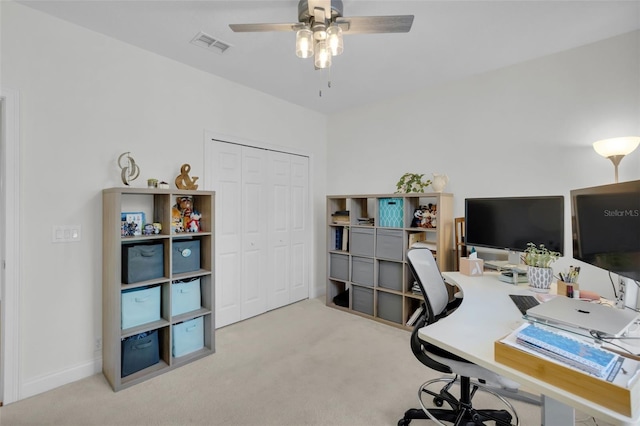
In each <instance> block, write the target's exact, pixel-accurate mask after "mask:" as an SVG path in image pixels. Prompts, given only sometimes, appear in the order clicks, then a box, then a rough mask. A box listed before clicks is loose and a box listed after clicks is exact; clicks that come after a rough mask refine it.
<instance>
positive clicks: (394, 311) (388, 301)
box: [378, 291, 402, 324]
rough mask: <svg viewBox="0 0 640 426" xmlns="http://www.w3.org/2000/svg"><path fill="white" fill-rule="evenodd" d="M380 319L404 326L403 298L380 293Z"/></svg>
mask: <svg viewBox="0 0 640 426" xmlns="http://www.w3.org/2000/svg"><path fill="white" fill-rule="evenodd" d="M378 318H382V319H385V320H387V321H392V322H395V323H398V324H402V296H400V295H397V294H392V293H385V292H383V291H379V292H378Z"/></svg>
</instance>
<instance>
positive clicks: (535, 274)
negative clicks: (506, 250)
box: [527, 266, 553, 293]
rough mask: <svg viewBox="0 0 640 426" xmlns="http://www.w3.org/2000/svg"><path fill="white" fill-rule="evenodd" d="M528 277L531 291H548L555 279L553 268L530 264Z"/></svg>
mask: <svg viewBox="0 0 640 426" xmlns="http://www.w3.org/2000/svg"><path fill="white" fill-rule="evenodd" d="M527 278H528V280H529V287H530V288H531V291H535V292H537V293H548V292H549V289H550V288H551V282H552V281H553V269H551V268H540V267H537V266H529V267H528V268H527Z"/></svg>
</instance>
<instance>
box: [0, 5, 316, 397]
mask: <svg viewBox="0 0 640 426" xmlns="http://www.w3.org/2000/svg"><path fill="white" fill-rule="evenodd" d="M1 7H2V15H1V19H2V20H1V29H2V39H1V40H2V45H1V48H2V50H1V52H2V69H1V78H2V80H1V83H2V86H3V87H8V88H12V89H15V90H17V91H19V93H20V101H21V102H20V119H21V120H20V124H21V139H20V145H21V155H22V164H21V165H20V169H21V176H20V184H21V188H22V192H21V206H19V210H20V215H21V217H22V222H21V223H22V225H21V227H20V230H19V231H20V239H21V247H22V250H21V257H22V267H21V276H22V282H21V283H20V285H21V288H20V292H21V300H20V306H21V316H20V319H19V320H20V342H21V345H20V358H21V364H22V370H21V378H22V380H23V382H22V389H21V392H20V398H24V397H27V396H30V395H33V394H36V393H39V392H41V391H44V390H48V389H50V388H52V387H55V386H57V385H60V384H64V383H66V382H68V381H70V380H75V379H78V378H81V377H84V376H87V375H90V374H92V373H93V372H97V371H100V369H101V366H100V353H99V352H97V353H96V352H94V341H95V339H96V338H97V337H100V335H101V321H102V314H101V303H102V302H101V273H102V272H101V269H102V263H101V262H102V260H101V258H102V249H101V244H102V241H101V239H102V238H101V226H102V225H101V220H102V217H101V216H102V210H101V209H102V198H101V197H102V195H101V190H102V189H103V188H107V187H112V186H121V185H122V183H121V182H120V178H119V175H120V170H119V168H118V166H117V163H116V160H117V158H118V156H119V155H120V154H121V153H122V152H125V151H130V152H131V153H132V156H133V157H134V158H135V160H136V162H137V163H138V164H139V166H140V169H141V175H140V178H138V180H136V181H135V182H134V183H133V186H143V187H144V186H146V179H147V178H150V177H155V178H159V179H163V180H166V181H167V182H169V183H171V184H173V181H174V179H175V176H177V175H178V174H179V172H180V166H181V165H182V164H183V163H189V164H190V165H191V176H200V177H201V178H200V179H201V181H204V177H203V173H204V164H203V159H202V154H203V137H204V132H205V131H206V130H209V131H214V132H217V133H221V134H226V135H231V136H236V137H238V138H243V139H246V140H254V141H259V142H263V143H268V144H272V145H278V146H282V147H290V148H292V149H294V150H296V152H305V153H308V154H309V155H310V156H311V164H312V181H311V190H312V193H313V194H314V195H315V199H314V201H313V203H314V207H315V209H316V210H317V211H320V212H322V215H324V194H325V193H326V191H325V187H324V183H325V170H326V160H325V141H326V134H325V133H324V132H323V131H322V129H323V128H324V127H325V126H324V124H325V123H326V118H325V117H324V116H323V115H320V114H318V113H315V112H312V111H310V110H306V109H303V108H300V107H298V106H295V105H293V104H289V103H287V102H284V101H281V100H278V99H276V98H273V97H271V96H268V95H266V94H263V93H260V92H257V91H254V90H251V89H248V88H246V87H243V86H239V85H237V84H234V83H231V82H229V81H226V80H223V79H220V78H216V77H214V76H212V75H209V74H206V73H204V72H201V71H198V70H196V69H193V68H190V67H187V66H185V65H182V64H179V63H177V62H174V61H172V60H169V59H166V58H164V57H160V56H158V55H155V54H153V53H149V52H146V51H143V50H141V49H138V48H135V47H133V46H131V45H128V44H125V43H122V42H119V41H116V40H114V39H111V38H108V37H105V36H103V35H101V34H98V33H94V32H91V31H88V30H86V29H84V28H81V27H78V26H75V25H72V24H69V23H66V22H64V21H61V20H59V19H56V18H52V17H50V16H48V15H45V14H42V13H40V12H37V11H34V10H32V9H30V8H28V7H25V6H22V5H19V4H16V3H13V2H2V6H1ZM318 123H320V125H318ZM311 127H313V128H314V129H320V130H319V131H317V132H313V133H312V134H309V132H308V131H307V129H309V128H311ZM300 135H305V137H304V138H301V137H300ZM15 208H18V207H15ZM322 223H324V219H323V218H322V217H320V216H316V218H315V223H314V233H316V234H319V235H321V237H322V238H318V243H317V244H318V246H319V247H321V248H322V247H324V243H323V238H324V232H325V230H324V227H323V226H322V225H321V224H322ZM72 224H80V225H81V226H82V241H81V242H79V243H67V244H60V243H58V244H54V243H52V242H51V234H52V227H53V226H54V225H72ZM320 267H322V266H318V267H317V268H316V270H315V271H314V276H313V282H314V283H317V284H318V285H319V289H312V294H314V293H317V292H318V291H320V292H323V291H324V270H323V269H318V268H320Z"/></svg>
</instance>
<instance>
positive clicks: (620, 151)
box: [593, 136, 640, 183]
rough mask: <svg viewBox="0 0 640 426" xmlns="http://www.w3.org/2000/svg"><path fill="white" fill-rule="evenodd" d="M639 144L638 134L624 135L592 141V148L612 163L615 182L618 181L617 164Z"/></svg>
mask: <svg viewBox="0 0 640 426" xmlns="http://www.w3.org/2000/svg"><path fill="white" fill-rule="evenodd" d="M638 145H640V137H639V136H625V137H621V138H611V139H602V140H599V141H597V142H594V143H593V149H595V150H596V152H597V153H598V154H600V155H602V156H603V157H605V158H608V159H609V160H611V162H612V163H613V167H614V168H615V176H616V183H618V164H620V161H621V160H622V158H624V156H625V155H627V154H630V153H632V152H633V150H635V149H636V148H637V147H638Z"/></svg>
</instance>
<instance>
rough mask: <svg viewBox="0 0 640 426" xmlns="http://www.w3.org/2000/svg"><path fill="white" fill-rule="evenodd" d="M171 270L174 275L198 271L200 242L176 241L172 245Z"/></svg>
mask: <svg viewBox="0 0 640 426" xmlns="http://www.w3.org/2000/svg"><path fill="white" fill-rule="evenodd" d="M172 256H173V259H172V269H171V271H172V272H173V273H174V274H182V273H184V272H193V271H197V270H198V269H200V240H176V241H174V243H173V253H172Z"/></svg>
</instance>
